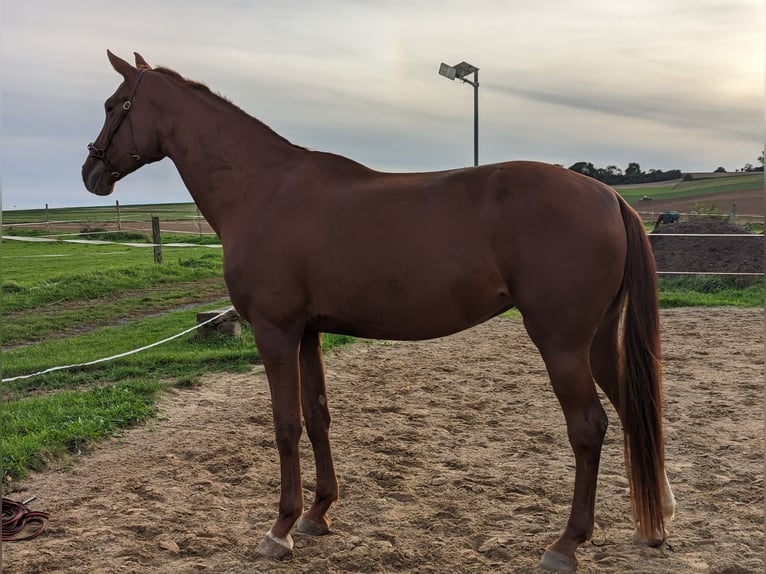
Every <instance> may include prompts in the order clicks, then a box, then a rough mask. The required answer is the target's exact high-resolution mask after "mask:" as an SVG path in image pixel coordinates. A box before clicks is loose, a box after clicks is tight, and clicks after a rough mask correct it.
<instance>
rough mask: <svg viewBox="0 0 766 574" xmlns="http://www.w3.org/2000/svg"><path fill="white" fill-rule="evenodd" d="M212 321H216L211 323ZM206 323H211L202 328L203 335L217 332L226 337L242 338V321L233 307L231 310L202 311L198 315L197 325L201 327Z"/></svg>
mask: <svg viewBox="0 0 766 574" xmlns="http://www.w3.org/2000/svg"><path fill="white" fill-rule="evenodd" d="M211 319H215V320H214V321H210V320H211ZM206 321H210V322H209V323H207V324H205V325H203V326H202V327H200V333H201V334H205V333H212V332H213V331H217V332H219V333H223V334H224V335H231V336H232V337H241V336H242V320H241V319H240V317H239V314H238V313H237V311H236V310H235V309H234V308H233V307H231V308H229V309H213V310H212V311H200V312H199V313H197V325H201V324H202V323H205V322H206Z"/></svg>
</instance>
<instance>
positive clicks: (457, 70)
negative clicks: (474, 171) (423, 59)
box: [439, 62, 479, 166]
mask: <svg viewBox="0 0 766 574" xmlns="http://www.w3.org/2000/svg"><path fill="white" fill-rule="evenodd" d="M470 74H473V81H472V80H467V79H466V78H465V77H466V76H468V75H470ZM439 75H441V76H444V77H445V78H447V79H448V80H455V79H458V80H460V81H461V82H463V83H465V84H470V85H471V86H473V165H474V166H477V165H479V68H477V67H476V66H473V65H471V64H469V63H467V62H460V63H459V64H456V65H455V66H448V65H447V64H444V63H442V65H441V66H440V67H439Z"/></svg>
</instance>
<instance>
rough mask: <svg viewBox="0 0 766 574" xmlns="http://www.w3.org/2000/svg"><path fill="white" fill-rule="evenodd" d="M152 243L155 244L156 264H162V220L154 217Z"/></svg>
mask: <svg viewBox="0 0 766 574" xmlns="http://www.w3.org/2000/svg"><path fill="white" fill-rule="evenodd" d="M152 243H154V262H155V263H162V245H161V239H160V218H159V217H157V216H156V215H152Z"/></svg>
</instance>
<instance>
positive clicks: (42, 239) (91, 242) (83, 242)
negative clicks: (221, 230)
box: [3, 235, 222, 249]
mask: <svg viewBox="0 0 766 574" xmlns="http://www.w3.org/2000/svg"><path fill="white" fill-rule="evenodd" d="M3 241H29V242H32V243H79V244H81V245H124V246H126V247H211V248H213V249H221V247H222V245H221V244H220V243H214V244H209V245H202V244H199V243H130V242H122V241H104V240H101V239H54V238H52V237H21V236H18V235H3Z"/></svg>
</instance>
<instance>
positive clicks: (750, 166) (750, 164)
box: [742, 163, 753, 171]
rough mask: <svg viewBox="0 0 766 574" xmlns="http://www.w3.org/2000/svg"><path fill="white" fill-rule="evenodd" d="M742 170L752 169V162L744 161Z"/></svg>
mask: <svg viewBox="0 0 766 574" xmlns="http://www.w3.org/2000/svg"><path fill="white" fill-rule="evenodd" d="M742 171H753V164H752V163H746V164H745V167H743V168H742Z"/></svg>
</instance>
